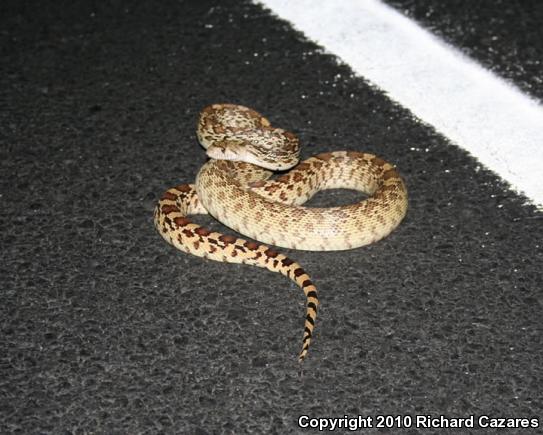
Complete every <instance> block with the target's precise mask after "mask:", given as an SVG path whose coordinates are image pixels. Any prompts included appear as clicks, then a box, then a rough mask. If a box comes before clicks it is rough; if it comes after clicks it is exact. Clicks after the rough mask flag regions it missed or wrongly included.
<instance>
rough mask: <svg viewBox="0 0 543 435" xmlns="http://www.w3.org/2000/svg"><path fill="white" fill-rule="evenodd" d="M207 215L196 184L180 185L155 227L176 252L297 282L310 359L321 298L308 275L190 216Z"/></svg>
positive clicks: (163, 203)
mask: <svg viewBox="0 0 543 435" xmlns="http://www.w3.org/2000/svg"><path fill="white" fill-rule="evenodd" d="M194 214H207V211H206V209H205V208H204V207H203V206H202V205H201V203H200V201H199V200H198V195H197V193H196V189H195V186H194V185H193V184H181V185H179V186H176V187H173V188H171V189H169V190H167V191H166V192H165V193H164V195H163V196H162V198H161V199H160V200H159V202H158V204H157V206H156V208H155V215H154V220H155V226H156V228H157V230H158V231H159V233H160V234H161V236H162V237H163V238H164V239H165V240H166V241H167V242H168V243H170V244H171V245H173V246H175V247H176V248H177V249H179V250H181V251H183V252H186V253H189V254H192V255H196V256H198V257H204V258H208V259H210V260H215V261H221V262H228V263H243V264H250V265H253V266H258V267H262V268H265V269H268V270H270V271H272V272H279V273H281V274H282V275H285V276H286V277H288V278H290V279H291V280H292V281H294V282H295V283H296V284H297V285H298V286H299V287H300V288H301V289H302V290H303V292H304V294H305V297H306V300H307V304H306V317H305V325H304V334H303V338H302V350H301V351H300V354H299V356H298V360H299V361H300V362H302V361H303V360H304V359H305V357H306V356H307V353H308V350H309V346H310V343H311V339H312V337H313V330H314V328H315V320H316V318H317V307H318V305H319V299H318V295H317V288H316V287H315V286H314V285H313V283H312V281H311V279H310V277H309V275H308V274H307V273H306V272H305V271H304V269H303V268H302V267H301V266H300V265H299V264H298V263H297V262H295V261H294V260H291V259H290V258H288V257H286V256H285V255H283V254H281V253H279V252H277V251H274V250H273V249H271V248H270V247H269V246H267V245H264V244H261V243H258V242H253V241H248V240H244V239H241V238H238V237H235V236H230V235H224V234H221V233H218V232H212V231H209V230H208V229H206V228H204V227H202V226H200V225H197V224H195V223H193V222H192V221H191V220H190V219H189V218H188V217H187V216H190V215H194Z"/></svg>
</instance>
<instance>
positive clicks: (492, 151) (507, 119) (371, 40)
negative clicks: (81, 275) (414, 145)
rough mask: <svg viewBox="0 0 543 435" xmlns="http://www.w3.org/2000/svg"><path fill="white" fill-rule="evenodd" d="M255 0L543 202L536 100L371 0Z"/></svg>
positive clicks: (540, 114) (542, 112) (542, 128)
mask: <svg viewBox="0 0 543 435" xmlns="http://www.w3.org/2000/svg"><path fill="white" fill-rule="evenodd" d="M260 3H261V4H263V5H264V6H266V7H268V8H269V9H271V10H272V11H273V12H274V13H275V14H277V15H278V16H279V17H281V18H283V19H286V20H288V21H290V22H291V23H292V24H293V26H294V28H296V29H298V30H300V31H302V32H303V33H304V34H305V35H306V36H307V37H308V38H309V39H311V40H313V41H315V42H317V43H318V44H319V45H321V46H322V47H324V48H325V50H327V51H329V52H331V53H332V54H334V55H336V56H338V57H339V58H340V59H341V60H342V61H343V62H345V63H347V64H348V65H350V67H351V68H352V69H353V70H354V72H355V73H356V74H358V75H360V76H362V77H364V78H365V79H367V80H369V81H370V82H372V83H373V84H375V85H376V86H377V87H379V88H381V89H382V90H383V91H384V92H386V93H387V95H388V96H389V97H390V98H391V99H392V100H394V101H396V102H398V103H399V104H401V105H402V106H404V107H406V108H408V109H409V110H410V111H411V112H412V113H413V114H414V115H415V116H417V117H418V118H419V119H420V120H422V121H423V122H425V123H428V124H430V125H432V126H433V127H434V128H435V129H436V130H437V131H439V132H440V133H441V134H443V135H444V136H446V137H447V138H449V140H450V141H451V142H453V143H455V144H457V145H459V146H461V147H462V148H464V149H466V150H467V151H469V152H470V153H471V154H472V155H473V156H475V157H476V158H477V159H478V160H479V161H480V162H481V163H482V164H483V165H485V166H486V167H487V168H489V169H491V170H492V171H494V172H495V173H497V174H498V175H499V176H501V177H502V178H503V179H504V180H506V181H508V182H509V183H510V184H511V185H512V187H513V189H515V190H516V191H519V192H523V193H524V194H525V195H526V196H527V197H528V198H530V199H531V200H533V201H534V203H536V204H537V205H539V206H542V205H543V180H542V179H541V178H542V176H543V169H542V168H543V107H542V106H541V104H539V103H538V102H536V101H534V100H533V99H531V98H530V97H528V96H527V95H525V94H523V93H521V92H520V91H519V90H517V89H516V88H515V87H513V86H512V85H510V84H508V83H507V82H506V81H504V80H503V79H501V78H499V77H497V76H496V75H494V74H493V73H491V72H489V71H487V70H485V69H484V68H482V67H481V66H479V65H478V64H477V63H476V62H474V61H473V60H471V59H469V58H468V57H466V56H465V55H463V54H462V53H460V52H459V51H458V50H457V49H455V48H454V47H451V46H449V45H447V44H446V43H444V42H443V41H441V40H440V39H438V38H437V37H435V36H434V35H432V34H431V33H430V32H428V31H426V30H424V29H422V28H421V27H419V26H418V25H417V24H416V23H415V22H413V21H411V20H409V19H408V18H406V17H405V16H403V15H402V14H401V13H399V12H397V11H395V10H394V9H392V8H391V7H389V6H387V5H385V4H383V3H381V2H379V1H378V0H338V1H332V0H262V1H261V2H260ZM421 145H423V144H421Z"/></svg>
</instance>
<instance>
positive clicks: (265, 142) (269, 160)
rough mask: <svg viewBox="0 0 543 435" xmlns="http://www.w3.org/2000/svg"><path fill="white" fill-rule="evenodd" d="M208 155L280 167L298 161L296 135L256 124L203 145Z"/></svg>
mask: <svg viewBox="0 0 543 435" xmlns="http://www.w3.org/2000/svg"><path fill="white" fill-rule="evenodd" d="M206 151H207V155H208V157H210V158H212V159H218V160H236V161H240V162H247V163H252V164H254V165H257V166H260V167H262V168H266V169H271V170H273V171H283V170H286V169H290V168H292V167H293V166H295V165H296V164H297V163H298V161H299V154H300V145H299V141H298V138H297V137H296V136H295V135H294V134H292V133H289V132H287V131H285V130H283V129H280V128H271V127H265V128H258V129H251V130H245V131H243V132H237V133H236V136H235V137H233V136H230V137H228V136H227V137H225V138H224V139H222V140H219V141H215V142H214V143H213V144H212V145H209V146H208V148H207V150H206Z"/></svg>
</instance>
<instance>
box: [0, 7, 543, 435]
mask: <svg viewBox="0 0 543 435" xmlns="http://www.w3.org/2000/svg"><path fill="white" fill-rule="evenodd" d="M414 3H415V2H411V1H405V2H404V1H393V2H391V4H393V5H394V6H396V7H398V9H399V10H401V11H407V12H406V13H407V14H408V15H409V16H412V17H414V18H415V19H418V20H420V22H421V24H422V25H424V26H425V27H427V28H430V29H431V30H432V31H435V33H436V34H439V35H441V36H443V37H445V38H447V39H448V40H449V42H452V43H455V44H458V46H459V47H460V48H461V49H462V50H465V51H467V52H468V53H469V54H470V55H473V56H475V57H478V56H480V57H479V60H480V61H481V62H482V63H483V64H484V65H485V66H487V67H488V68H489V69H492V70H493V71H496V72H497V73H499V74H502V75H503V76H504V77H506V78H508V79H511V80H513V81H515V82H516V83H517V84H518V85H519V87H521V88H522V89H523V90H525V91H526V92H528V93H530V94H531V95H532V96H534V97H536V98H537V97H539V98H540V97H541V96H542V95H543V92H542V82H543V70H542V68H541V62H542V61H543V58H542V46H543V45H542V41H543V39H542V34H541V24H540V23H541V17H542V15H543V12H542V9H543V8H542V6H541V3H540V2H507V3H508V6H507V8H505V9H503V8H500V7H496V6H494V5H495V4H498V5H499V4H502V5H503V3H504V2H501V3H496V2H476V3H478V4H479V6H478V7H477V11H476V14H475V13H469V8H468V6H466V5H467V4H469V3H471V2H467V1H463V2H458V1H455V2H444V4H445V5H442V6H439V7H437V6H435V5H434V2H429V1H424V2H420V3H419V2H417V5H416V6H415V5H414ZM466 8H468V9H466ZM466 11H468V12H466ZM504 11H505V12H504ZM0 17H1V18H0V20H1V30H0V40H1V54H2V57H1V64H0V65H1V71H0V72H1V75H0V101H1V102H2V110H1V111H0V116H1V121H0V141H1V142H0V171H1V178H0V183H1V184H0V204H1V208H0V225H1V229H2V231H1V233H0V245H1V250H0V256H1V257H0V258H1V263H0V291H1V303H0V328H1V331H0V432H1V433H36V434H37V433H39V434H61V433H74V434H80V433H107V434H115V433H118V434H121V433H127V434H139V433H145V434H152V433H181V434H200V435H201V434H218V433H235V434H241V433H254V434H263V433H280V434H286V433H312V432H315V431H314V430H313V431H312V430H310V429H304V428H302V427H300V426H299V423H300V420H299V418H300V416H303V415H306V416H308V417H309V418H324V417H340V418H341V417H343V416H345V415H348V416H349V417H358V416H360V418H366V419H367V417H373V418H374V420H373V427H372V428H368V429H367V430H365V431H364V433H381V432H387V433H413V434H415V433H424V434H427V433H447V430H446V429H443V427H442V426H441V428H439V427H438V428H434V429H431V428H430V429H424V428H421V427H418V428H417V427H415V426H414V424H413V425H411V427H403V428H400V427H398V426H401V424H402V423H398V422H397V421H395V422H394V423H393V427H392V428H389V429H378V428H377V427H375V423H376V422H377V420H376V417H377V416H378V415H391V416H401V417H402V418H403V417H405V416H411V417H412V418H416V416H421V415H422V416H428V415H430V416H432V417H437V418H439V417H440V416H444V417H445V418H449V419H451V418H468V417H470V416H475V419H476V420H477V418H478V417H480V416H488V417H491V418H504V417H510V418H515V417H516V418H527V419H535V421H536V422H537V425H538V428H528V429H509V430H508V429H502V432H500V433H536V432H538V431H539V432H541V431H542V427H543V387H542V385H543V343H542V334H541V333H542V327H543V321H542V318H543V316H542V308H543V285H542V281H543V272H542V269H543V268H542V265H543V249H542V243H543V219H542V215H541V212H538V211H537V210H536V208H535V207H534V206H533V205H529V204H527V202H526V199H525V198H523V197H521V196H519V195H518V194H516V193H514V192H513V191H511V190H509V188H508V186H507V184H506V183H505V182H504V181H503V180H501V179H500V178H499V177H498V176H496V175H494V174H493V173H491V172H490V171H488V170H486V169H485V168H484V167H482V166H481V165H480V164H479V163H478V162H477V161H476V160H475V159H474V158H472V157H471V156H469V155H468V154H467V153H466V152H465V151H462V150H461V149H460V148H458V147H456V146H454V145H452V144H451V143H450V142H449V141H448V140H447V138H445V137H443V136H441V135H439V134H437V133H436V132H435V131H434V130H433V129H432V127H431V126H428V125H424V124H422V123H421V122H419V121H417V120H416V119H415V118H414V117H413V116H412V115H411V114H410V112H409V110H407V109H405V108H402V107H399V106H398V105H396V104H394V103H392V102H391V101H390V100H389V99H388V98H387V96H386V95H384V94H383V93H382V92H381V91H380V90H379V89H376V88H375V87H373V86H371V85H369V84H368V83H367V82H366V81H365V80H364V79H363V78H361V77H356V76H354V75H353V74H352V72H351V70H350V69H349V67H348V66H346V65H342V64H338V63H337V62H336V60H335V58H334V57H333V56H332V55H330V54H326V53H323V51H322V50H320V49H319V48H318V47H317V46H316V45H315V44H314V43H313V42H310V41H308V40H306V39H304V38H303V36H302V35H300V34H299V33H297V32H295V31H294V30H292V28H291V27H290V25H289V24H288V23H287V22H284V21H281V20H279V19H277V18H275V17H274V16H272V15H271V14H270V13H269V11H267V10H265V9H264V8H263V7H261V6H259V5H256V4H253V3H251V2H248V1H234V0H231V1H221V2H218V1H215V2H213V1H198V2H189V1H173V0H171V1H163V2H139V3H135V2H125V1H112V2H107V3H106V2H85V1H70V2H67V1H66V2H50V4H49V5H48V6H47V7H45V6H40V7H37V4H36V3H31V2H20V1H14V0H9V1H3V2H2V4H1V6H0ZM538 17H539V18H538ZM496 23H501V25H500V26H498V27H496V26H497V24H496ZM496 29H499V32H500V33H499V36H500V38H501V39H500V40H498V39H493V37H492V35H495V32H496V31H497V30H496ZM493 32H494V33H493ZM467 33H469V35H470V36H469V37H466V34H467ZM489 35H490V36H489ZM502 41H503V44H502ZM489 47H490V48H489ZM492 47H498V48H492ZM507 47H517V50H516V52H514V50H511V49H508V48H507ZM491 48H492V50H491ZM500 50H501V51H500ZM496 53H497V54H496ZM500 53H503V55H501V54H500ZM453 85H454V84H451V86H453ZM213 102H233V103H240V104H245V105H247V106H250V107H253V108H255V109H258V110H259V111H261V112H263V113H264V114H266V115H267V116H268V117H269V118H270V119H271V120H272V121H273V122H274V124H276V125H278V126H281V127H283V128H286V129H289V130H292V131H294V132H295V133H296V134H298V135H299V136H300V138H301V141H302V143H303V151H302V156H303V157H304V158H306V157H309V156H311V155H314V154H317V153H319V152H324V151H332V150H358V151H367V152H372V153H374V154H377V155H379V156H381V157H383V158H384V159H386V160H388V161H390V162H393V163H395V164H396V165H397V167H398V169H399V171H400V172H401V174H402V176H403V177H404V179H405V181H406V183H407V186H408V189H409V194H410V205H409V212H408V215H407V217H406V219H405V220H404V222H403V223H402V224H401V225H400V227H399V228H398V229H397V230H396V231H395V232H393V233H392V234H391V235H390V236H389V237H387V238H386V239H384V240H382V241H380V242H378V243H376V244H374V245H370V246H367V247H364V248H359V249H355V250H352V251H344V252H306V251H291V250H285V249H282V250H281V251H282V252H284V253H286V254H287V255H289V256H290V257H292V258H294V259H296V260H297V261H298V262H299V263H300V264H302V265H303V267H304V268H305V270H306V271H307V272H308V273H309V274H310V275H311V277H312V280H313V281H314V283H315V284H316V285H317V287H318V289H319V291H320V298H321V307H322V309H321V310H320V313H319V318H318V321H317V326H316V335H315V339H314V342H313V345H312V348H311V351H310V354H309V356H308V358H307V360H306V362H305V363H304V364H303V367H302V368H300V366H299V364H298V362H297V358H296V356H297V352H298V350H299V347H300V343H301V338H302V328H303V316H304V298H303V294H302V292H301V291H300V290H299V288H297V287H296V286H295V285H294V284H293V283H291V282H290V281H289V280H287V279H285V278H284V277H282V276H280V275H279V274H273V273H271V272H267V271H264V270H262V269H257V268H252V267H248V266H244V265H232V264H225V263H224V264H223V263H217V262H211V261H206V260H203V259H201V258H197V257H192V256H189V255H186V254H183V253H181V252H178V251H176V250H175V249H173V248H172V247H171V246H169V245H167V244H166V243H164V241H163V240H162V239H161V238H160V236H159V235H158V234H157V233H156V231H155V229H154V227H153V221H152V212H153V207H154V205H155V203H156V201H157V199H158V198H159V196H160V195H161V194H162V192H163V191H165V190H166V189H167V188H169V187H171V186H174V185H176V184H179V183H181V182H191V181H192V180H194V178H195V176H196V173H197V171H198V168H199V167H200V166H201V165H202V164H203V163H204V162H205V160H206V159H205V154H204V152H203V150H202V149H201V148H200V147H199V145H198V143H197V141H196V138H195V122H196V118H197V115H198V113H199V111H200V110H201V109H202V108H203V107H204V106H206V105H207V104H210V103H213ZM541 163H543V162H541ZM358 197H359V196H358V195H357V194H355V193H353V192H348V191H333V192H326V193H320V194H318V195H317V197H316V198H314V199H313V200H312V201H311V204H312V205H322V206H328V205H337V204H343V203H348V202H351V201H353V200H355V199H357V198H358ZM198 221H199V222H201V223H205V224H206V225H208V226H209V227H211V228H213V229H217V230H220V231H224V232H225V233H228V234H231V233H232V231H231V230H229V229H227V228H225V227H223V226H222V225H220V224H218V223H216V222H214V221H213V220H212V219H211V218H206V217H201V218H199V219H198ZM308 421H309V420H306V422H308ZM312 421H313V422H314V421H316V420H312ZM530 421H534V420H530ZM303 422H304V421H302V423H303ZM402 422H403V424H404V426H409V425H408V424H407V423H408V422H406V421H405V420H402ZM473 430H475V429H473ZM451 431H453V430H451ZM470 431H471V430H470V429H462V430H460V431H454V433H470ZM475 431H476V433H496V429H478V430H475ZM345 432H347V430H346V429H338V430H337V432H336V433H345ZM360 433H362V431H360Z"/></svg>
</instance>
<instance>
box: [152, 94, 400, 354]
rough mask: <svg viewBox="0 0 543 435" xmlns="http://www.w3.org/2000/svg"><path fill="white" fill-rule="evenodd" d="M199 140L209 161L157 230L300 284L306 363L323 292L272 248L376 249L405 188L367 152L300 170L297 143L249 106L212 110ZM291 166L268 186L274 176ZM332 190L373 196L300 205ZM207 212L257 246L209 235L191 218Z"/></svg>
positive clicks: (335, 156)
mask: <svg viewBox="0 0 543 435" xmlns="http://www.w3.org/2000/svg"><path fill="white" fill-rule="evenodd" d="M197 137H198V140H199V142H200V144H201V145H202V146H203V147H204V148H205V149H206V152H207V155H208V157H210V159H209V161H208V162H207V163H205V164H204V165H203V166H202V168H201V169H200V171H199V173H198V175H197V177H196V182H195V184H181V185H179V186H176V187H173V188H171V189H169V190H167V191H166V192H165V193H164V194H163V196H162V197H161V199H160V200H159V203H158V204H157V206H156V208H155V214H154V220H155V226H156V228H157V229H158V231H159V233H160V234H161V236H162V237H163V238H164V239H165V240H166V241H167V242H168V243H170V244H172V245H173V246H175V247H176V248H178V249H180V250H181V251H183V252H187V253H190V254H193V255H197V256H199V257H204V258H208V259H211V260H216V261H222V262H229V263H245V264H251V265H254V266H259V267H263V268H266V269H268V270H271V271H273V272H279V273H281V274H283V275H285V276H287V277H289V278H290V279H291V280H293V281H294V282H295V283H296V284H297V285H298V286H299V287H301V289H302V290H303V292H304V294H305V297H306V299H307V307H306V318H305V329H304V334H303V339H302V350H301V352H300V354H299V360H300V362H301V361H303V360H304V358H305V357H306V355H307V351H308V348H309V345H310V342H311V338H312V336H313V330H314V327H315V319H316V317H317V307H318V305H319V299H318V296H317V289H316V287H315V285H314V284H313V283H312V281H311V279H310V277H309V275H308V274H307V273H306V272H305V271H304V269H303V268H302V267H301V266H300V265H299V264H298V263H297V262H295V261H293V260H291V259H290V258H288V257H286V256H285V255H283V254H281V253H279V252H277V251H275V250H273V249H271V248H270V247H268V246H267V244H271V245H276V246H280V247H285V248H295V249H304V250H317V251H331V250H344V249H352V248H357V247H359V246H363V245H367V244H369V243H372V242H375V241H377V240H379V239H381V238H383V237H385V236H386V235H388V234H389V233H390V232H391V231H392V230H393V229H394V228H396V227H397V226H398V224H399V223H400V222H401V220H402V219H403V217H404V216H405V214H406V211H407V190H406V187H405V184H404V182H403V181H402V179H401V177H400V175H399V174H398V172H397V171H396V169H395V168H394V166H392V165H391V164H389V163H387V162H385V161H384V160H382V159H381V158H379V157H377V156H375V155H373V154H368V153H361V152H355V151H334V152H329V153H323V154H319V155H316V156H314V157H311V158H309V159H307V160H305V161H303V162H301V163H298V161H299V152H300V148H299V141H298V138H297V137H296V136H295V135H294V134H293V133H290V132H288V131H285V130H283V129H280V128H274V127H272V126H271V124H270V122H269V121H268V120H267V119H266V118H265V117H263V116H262V115H261V114H260V113H258V112H256V111H254V110H252V109H250V108H247V107H244V106H239V105H234V104H213V105H211V106H208V107H206V108H205V109H204V110H203V111H202V112H201V114H200V117H199V120H198V124H197ZM290 168H292V169H291V170H290V171H288V172H286V173H284V174H282V175H280V176H279V177H278V178H275V179H269V178H270V177H271V175H272V174H273V171H277V170H281V171H283V170H286V169H290ZM334 188H348V189H355V190H358V191H361V192H364V193H365V194H367V195H368V197H367V198H366V199H365V200H362V201H360V202H358V203H355V204H350V205H343V206H338V207H329V208H312V207H304V206H303V205H302V204H303V203H304V202H306V201H307V200H308V199H310V198H311V197H312V196H313V195H314V194H315V193H317V192H319V191H321V190H325V189H334ZM206 213H209V214H211V215H212V216H213V217H215V218H216V219H217V220H219V221H220V222H222V223H223V224H224V225H226V226H228V227H230V228H232V229H233V230H235V231H237V232H239V233H241V234H243V235H245V236H247V237H250V238H252V239H254V240H258V242H255V241H251V240H245V239H242V238H238V237H235V236H231V235H224V234H220V233H217V232H212V231H209V230H207V229H206V228H203V227H201V226H199V225H197V224H195V223H193V222H192V221H191V220H190V219H189V217H188V216H190V215H194V214H206Z"/></svg>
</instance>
